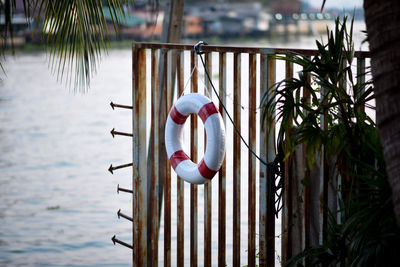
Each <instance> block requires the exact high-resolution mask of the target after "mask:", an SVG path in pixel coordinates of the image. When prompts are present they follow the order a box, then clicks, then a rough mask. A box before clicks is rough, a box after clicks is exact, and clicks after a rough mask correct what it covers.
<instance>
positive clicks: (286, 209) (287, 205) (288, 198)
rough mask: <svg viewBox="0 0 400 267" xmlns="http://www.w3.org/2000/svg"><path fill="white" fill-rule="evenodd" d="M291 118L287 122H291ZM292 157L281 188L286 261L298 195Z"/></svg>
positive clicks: (289, 65) (287, 67) (290, 66)
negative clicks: (294, 207)
mask: <svg viewBox="0 0 400 267" xmlns="http://www.w3.org/2000/svg"><path fill="white" fill-rule="evenodd" d="M285 70H286V71H285V76H286V79H289V78H292V77H293V63H291V62H289V61H286V62H285ZM291 120H292V119H290V120H289V122H290V123H291ZM287 150H288V147H287V145H285V151H286V152H287ZM292 163H293V160H292V157H290V158H288V159H287V160H286V161H285V182H284V185H285V188H284V190H283V197H282V200H283V209H282V250H281V255H282V262H286V261H287V260H288V259H290V258H291V257H292V247H293V234H292V232H293V199H294V198H297V196H298V195H294V193H295V191H294V188H293V187H294V180H293V178H294V177H293V176H292V172H291V170H292Z"/></svg>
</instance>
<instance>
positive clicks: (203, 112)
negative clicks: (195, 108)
mask: <svg viewBox="0 0 400 267" xmlns="http://www.w3.org/2000/svg"><path fill="white" fill-rule="evenodd" d="M214 113H218V109H217V108H216V107H215V105H214V103H213V102H210V103H208V104H205V105H204V106H202V107H201V109H200V111H199V117H200V118H201V120H202V121H203V123H205V122H206V120H207V118H208V117H209V116H211V115H212V114H214Z"/></svg>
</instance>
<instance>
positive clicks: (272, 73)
mask: <svg viewBox="0 0 400 267" xmlns="http://www.w3.org/2000/svg"><path fill="white" fill-rule="evenodd" d="M267 77H268V88H270V87H272V86H273V85H274V84H275V81H276V62H275V59H274V58H273V57H272V56H268V76H267ZM268 131H269V134H268V141H267V162H272V161H273V160H274V159H275V125H273V126H272V127H271V126H270V127H269V129H268ZM274 179H275V177H270V176H269V174H268V172H267V183H274ZM269 197H270V196H269V195H268V190H267V230H266V239H267V266H268V267H273V266H275V213H274V210H275V208H274V206H275V201H274V200H275V195H274V194H272V195H271V199H272V200H273V201H271V202H269V201H268V199H269Z"/></svg>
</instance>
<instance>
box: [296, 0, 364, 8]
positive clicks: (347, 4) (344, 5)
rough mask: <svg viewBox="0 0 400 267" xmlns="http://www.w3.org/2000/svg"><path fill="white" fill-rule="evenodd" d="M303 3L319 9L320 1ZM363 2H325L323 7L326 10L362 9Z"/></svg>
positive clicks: (359, 0)
mask: <svg viewBox="0 0 400 267" xmlns="http://www.w3.org/2000/svg"><path fill="white" fill-rule="evenodd" d="M303 1H304V2H307V3H309V4H310V5H311V6H313V7H321V4H322V0H303ZM362 4H363V0H326V3H325V7H326V8H331V7H335V8H346V9H347V8H351V9H353V8H354V7H362Z"/></svg>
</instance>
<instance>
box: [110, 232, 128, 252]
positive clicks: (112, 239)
mask: <svg viewBox="0 0 400 267" xmlns="http://www.w3.org/2000/svg"><path fill="white" fill-rule="evenodd" d="M111 241H112V242H113V243H114V245H115V243H118V244H120V245H123V246H125V247H127V248H130V249H133V245H130V244H128V243H125V242H124V241H121V240H119V239H117V238H116V237H115V235H114V236H113V237H112V238H111Z"/></svg>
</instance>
